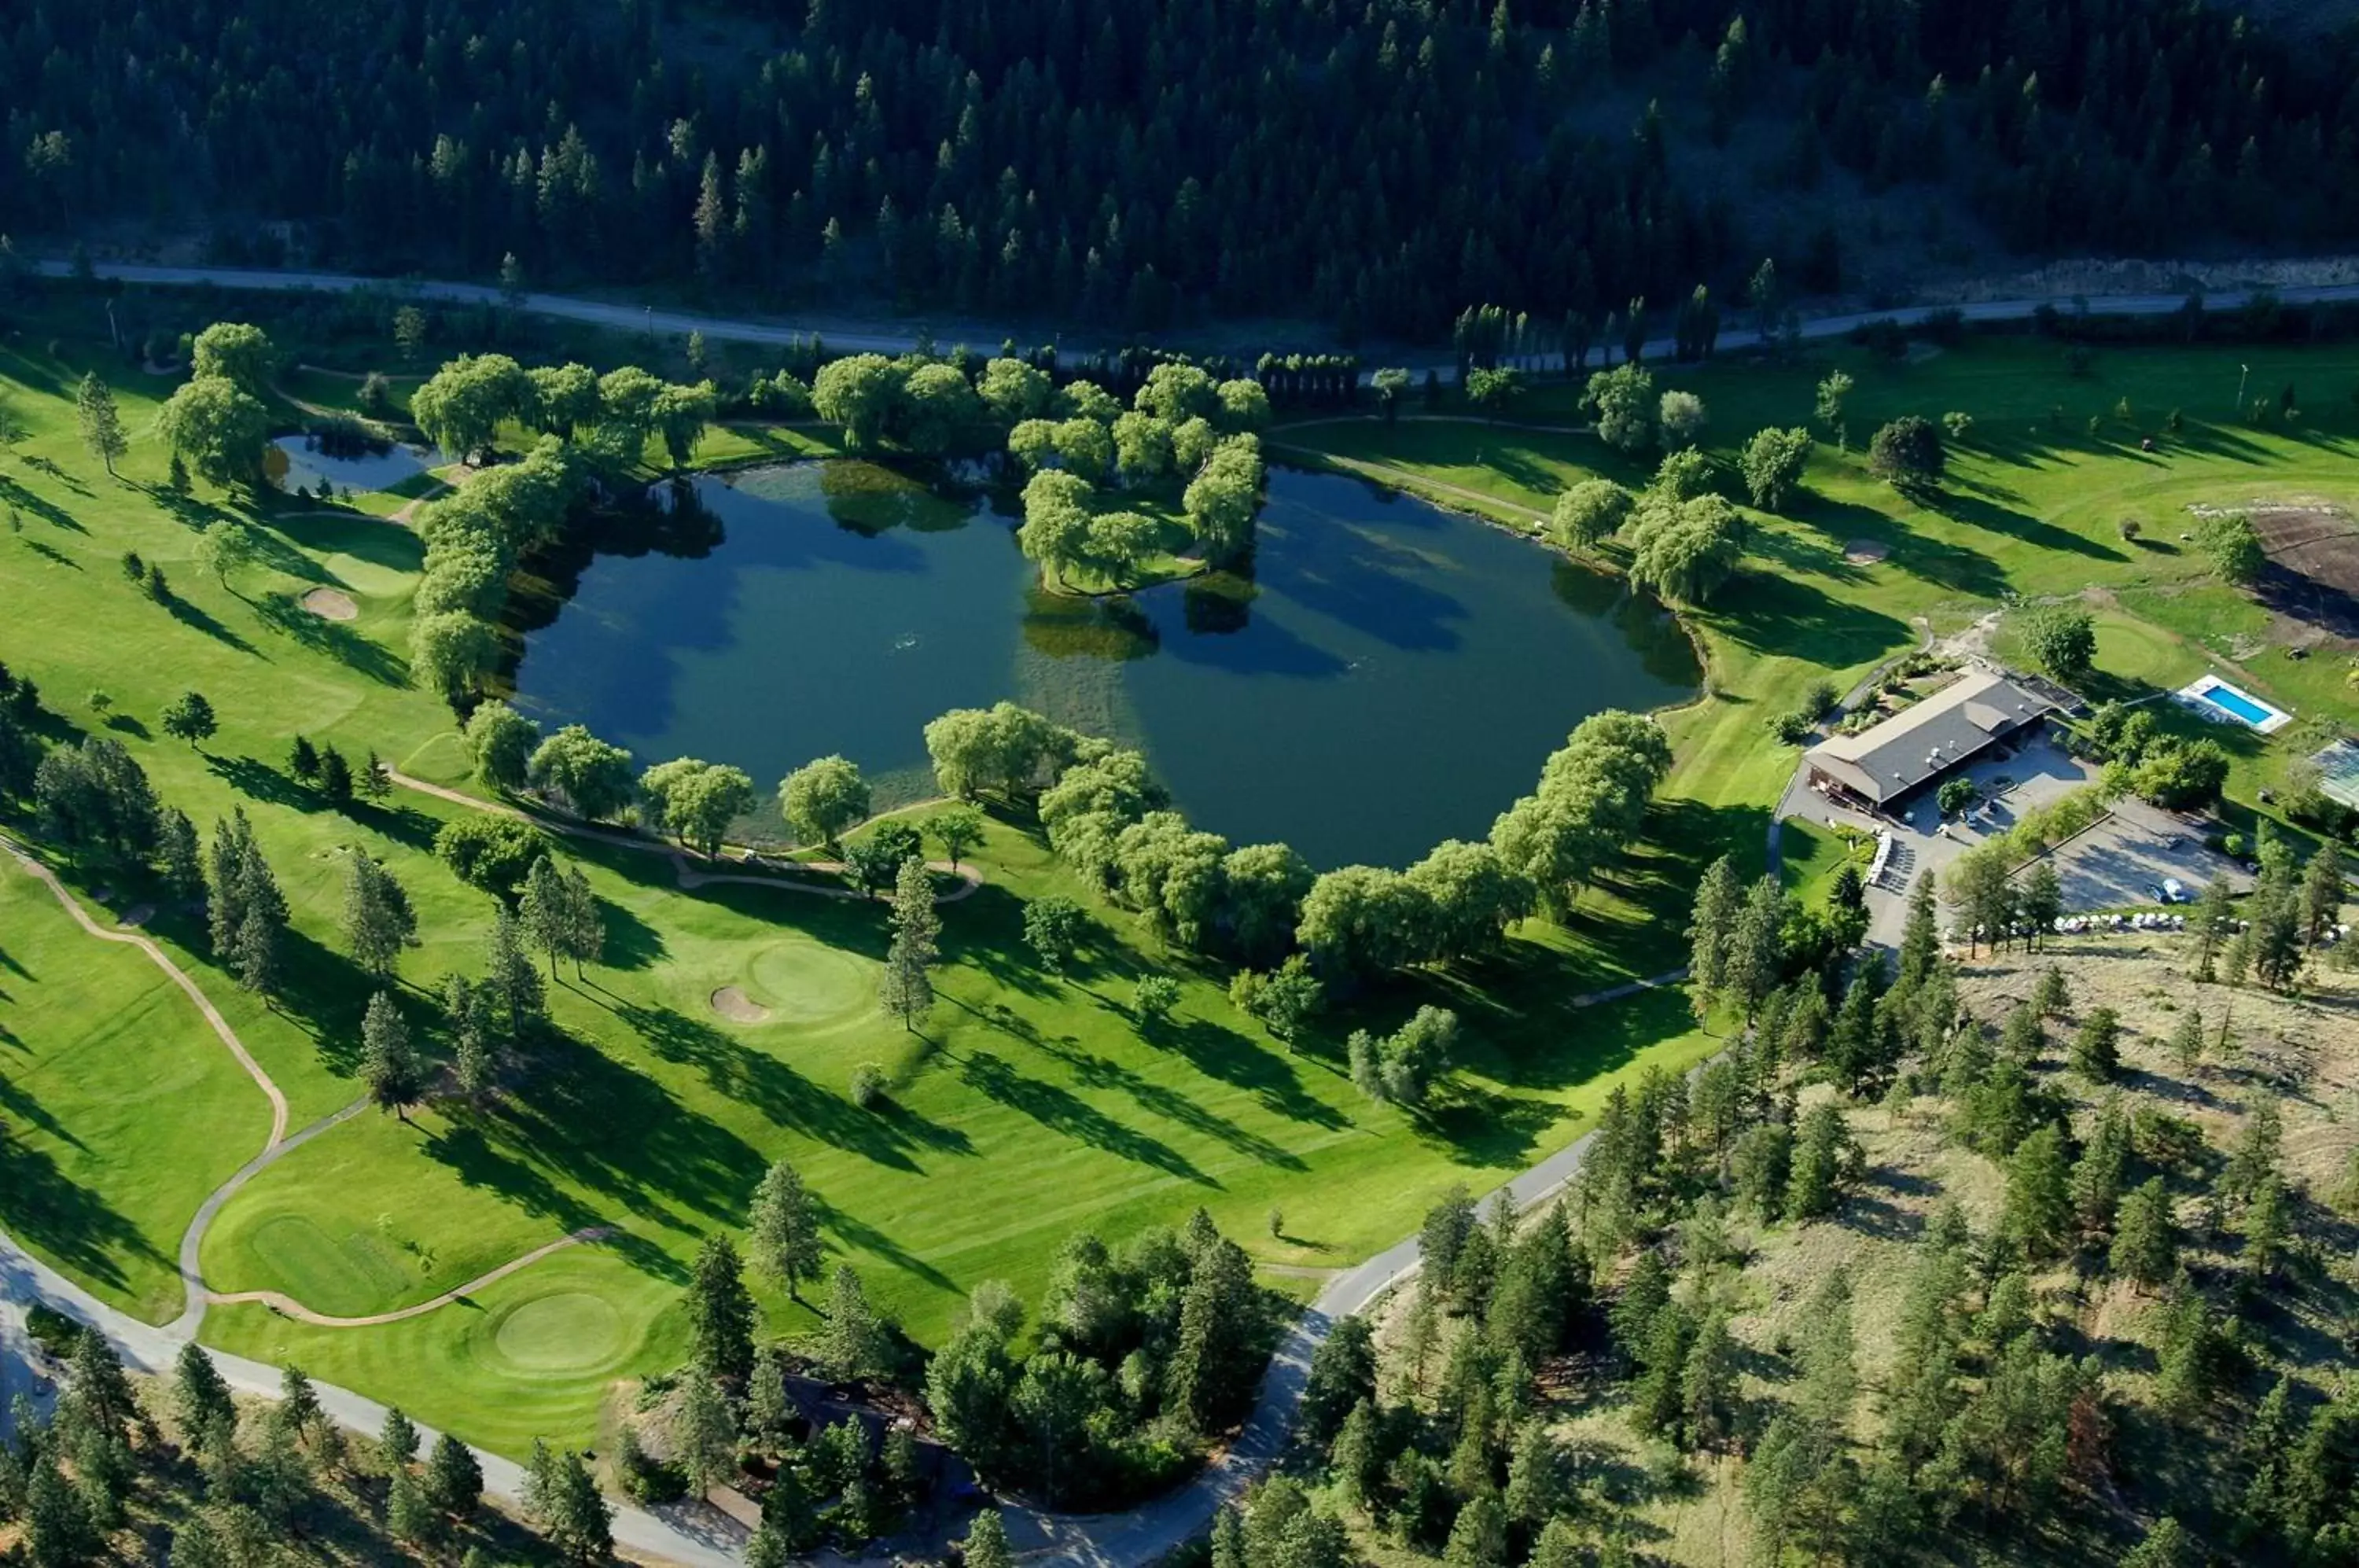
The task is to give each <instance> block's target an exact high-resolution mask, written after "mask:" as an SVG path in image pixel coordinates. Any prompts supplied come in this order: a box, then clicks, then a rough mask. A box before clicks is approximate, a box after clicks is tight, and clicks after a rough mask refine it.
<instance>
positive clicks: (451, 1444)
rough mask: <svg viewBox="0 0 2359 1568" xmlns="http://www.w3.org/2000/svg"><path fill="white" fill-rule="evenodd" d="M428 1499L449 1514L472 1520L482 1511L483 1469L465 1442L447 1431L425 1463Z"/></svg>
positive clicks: (437, 1439)
mask: <svg viewBox="0 0 2359 1568" xmlns="http://www.w3.org/2000/svg"><path fill="white" fill-rule="evenodd" d="M426 1497H427V1500H428V1501H429V1502H430V1503H432V1504H433V1505H434V1507H436V1508H440V1510H441V1511H442V1512H444V1513H446V1514H450V1515H452V1516H453V1517H455V1518H458V1519H473V1518H474V1517H475V1515H476V1514H477V1512H479V1511H480V1510H481V1509H482V1508H483V1503H484V1467H483V1465H482V1464H481V1463H480V1462H479V1461H478V1460H477V1459H476V1458H475V1455H474V1452H473V1450H472V1449H470V1448H469V1447H468V1446H467V1445H466V1444H465V1443H462V1442H460V1441H459V1440H458V1439H457V1438H455V1437H452V1436H451V1434H450V1433H449V1432H444V1433H443V1434H442V1435H441V1436H440V1437H438V1438H436V1439H435V1440H434V1452H433V1454H432V1455H431V1456H430V1457H429V1458H428V1460H427V1462H426Z"/></svg>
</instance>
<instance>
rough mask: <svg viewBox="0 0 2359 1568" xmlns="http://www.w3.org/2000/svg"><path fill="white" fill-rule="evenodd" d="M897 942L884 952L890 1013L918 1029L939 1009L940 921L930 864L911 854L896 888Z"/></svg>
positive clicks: (907, 1026) (883, 989)
mask: <svg viewBox="0 0 2359 1568" xmlns="http://www.w3.org/2000/svg"><path fill="white" fill-rule="evenodd" d="M892 925H893V941H892V944H891V946H890V947H888V948H887V949H886V953H885V975H884V979H883V981H882V983H881V993H882V998H883V1001H884V1003H885V1009H886V1011H887V1012H889V1013H891V1014H892V1015H893V1016H894V1017H896V1018H899V1019H900V1020H901V1027H902V1028H903V1029H916V1028H917V1027H918V1019H919V1018H923V1017H925V1015H926V1013H927V1011H928V1010H929V1009H930V1008H931V1007H933V1005H934V983H933V978H932V975H931V973H930V972H931V970H932V968H933V965H934V962H935V960H936V958H937V956H938V953H937V948H936V943H937V942H938V940H939V938H940V935H941V929H942V928H941V917H940V914H938V913H937V912H936V910H935V909H934V883H933V875H932V873H930V872H929V871H928V870H927V869H926V863H925V862H924V861H923V860H921V859H919V857H917V856H916V855H911V856H910V857H909V858H908V859H907V860H905V861H903V862H902V863H901V870H900V874H899V875H898V876H897V877H896V878H895V880H894V884H893V912H892Z"/></svg>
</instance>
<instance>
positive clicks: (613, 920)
mask: <svg viewBox="0 0 2359 1568" xmlns="http://www.w3.org/2000/svg"><path fill="white" fill-rule="evenodd" d="M598 919H599V920H600V922H601V923H602V924H603V926H604V928H605V931H606V944H605V949H604V951H603V953H602V955H601V956H600V959H599V962H600V963H601V964H603V965H604V966H605V967H606V968H608V969H623V970H638V969H651V968H653V967H654V966H655V964H656V961H657V960H658V959H659V958H661V957H663V956H664V954H665V953H666V952H667V951H669V950H668V949H667V948H666V946H665V944H664V935H663V932H661V931H658V930H657V929H656V928H655V927H653V926H651V925H649V924H647V921H645V920H641V919H640V918H639V917H638V913H637V911H636V910H634V909H627V908H625V906H623V905H621V904H617V903H615V902H614V900H613V899H611V898H601V899H599V900H598Z"/></svg>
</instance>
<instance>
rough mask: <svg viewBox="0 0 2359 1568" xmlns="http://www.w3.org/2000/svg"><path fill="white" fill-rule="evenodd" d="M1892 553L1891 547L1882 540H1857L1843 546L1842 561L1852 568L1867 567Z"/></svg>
mask: <svg viewBox="0 0 2359 1568" xmlns="http://www.w3.org/2000/svg"><path fill="white" fill-rule="evenodd" d="M1891 553H1892V547H1891V546H1890V545H1888V544H1886V543H1885V542H1884V541H1883V540H1882V539H1854V540H1852V541H1851V542H1850V543H1849V544H1847V545H1845V546H1843V559H1844V560H1845V561H1850V562H1851V563H1852V564H1853V565H1854V566H1868V565H1872V564H1874V563H1875V562H1876V561H1882V560H1883V559H1884V558H1885V557H1886V556H1887V555H1890V554H1891Z"/></svg>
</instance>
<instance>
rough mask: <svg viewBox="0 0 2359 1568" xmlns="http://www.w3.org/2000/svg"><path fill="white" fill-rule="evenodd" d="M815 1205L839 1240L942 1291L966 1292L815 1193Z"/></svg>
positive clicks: (823, 1223) (865, 1222)
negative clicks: (873, 1255) (882, 1259)
mask: <svg viewBox="0 0 2359 1568" xmlns="http://www.w3.org/2000/svg"><path fill="white" fill-rule="evenodd" d="M811 1205H812V1207H814V1208H816V1209H817V1210H818V1211H819V1214H820V1223H821V1225H824V1226H826V1227H827V1228H828V1229H829V1230H831V1231H832V1232H834V1233H835V1236H836V1238H837V1239H838V1240H839V1241H841V1242H843V1245H844V1246H846V1247H857V1248H858V1249H859V1250H861V1251H863V1252H869V1253H874V1254H875V1256H877V1257H879V1258H884V1259H885V1260H886V1262H888V1263H890V1264H892V1265H893V1267H894V1268H896V1269H901V1270H903V1271H904V1272H906V1273H910V1274H915V1275H916V1276H917V1277H918V1278H919V1279H923V1280H924V1281H925V1282H926V1283H927V1284H929V1285H931V1286H932V1287H933V1288H934V1289H936V1290H948V1291H950V1292H951V1294H953V1295H958V1294H962V1293H963V1292H962V1291H961V1290H960V1289H959V1284H958V1281H956V1280H955V1279H951V1277H950V1276H949V1275H947V1274H945V1273H943V1272H942V1271H941V1270H940V1269H937V1268H935V1267H934V1266H933V1265H932V1264H930V1263H929V1262H927V1261H926V1260H925V1259H924V1258H919V1256H918V1255H917V1254H916V1253H914V1252H911V1251H909V1250H908V1249H907V1248H906V1247H902V1246H901V1244H900V1243H898V1242H897V1241H895V1240H894V1239H893V1238H892V1237H891V1236H886V1234H885V1233H884V1232H883V1231H881V1230H878V1229H877V1228H876V1227H875V1225H870V1224H869V1223H868V1222H867V1221H865V1220H864V1219H861V1218H860V1217H859V1216H858V1215H856V1214H853V1213H852V1212H851V1211H850V1210H848V1209H841V1208H838V1207H837V1206H836V1205H835V1204H833V1203H829V1202H828V1201H827V1200H826V1199H825V1198H822V1197H820V1196H818V1195H817V1194H813V1196H812V1200H811Z"/></svg>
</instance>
